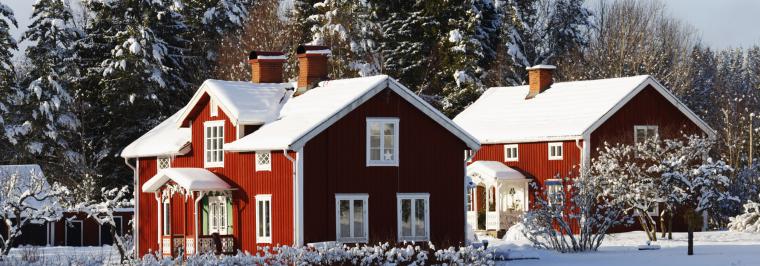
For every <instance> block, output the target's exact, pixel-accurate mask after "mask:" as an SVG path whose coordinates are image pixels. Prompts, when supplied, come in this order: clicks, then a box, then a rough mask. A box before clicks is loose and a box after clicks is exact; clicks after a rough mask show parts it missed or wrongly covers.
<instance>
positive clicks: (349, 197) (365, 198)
mask: <svg viewBox="0 0 760 266" xmlns="http://www.w3.org/2000/svg"><path fill="white" fill-rule="evenodd" d="M341 201H349V202H350V203H349V205H348V215H349V218H348V225H349V229H348V230H349V232H350V233H351V236H350V237H341V235H340V202H341ZM354 201H362V202H363V203H362V204H363V205H362V206H364V211H363V212H362V221H364V223H363V224H362V226H363V227H364V228H363V232H364V235H363V236H354V235H353V234H354V219H355V217H354ZM335 241H337V242H341V243H367V242H368V241H369V195H368V194H335Z"/></svg>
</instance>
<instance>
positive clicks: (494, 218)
mask: <svg viewBox="0 0 760 266" xmlns="http://www.w3.org/2000/svg"><path fill="white" fill-rule="evenodd" d="M499 225H500V224H499V213H498V212H486V230H499Z"/></svg>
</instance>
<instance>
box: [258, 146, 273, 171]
mask: <svg viewBox="0 0 760 266" xmlns="http://www.w3.org/2000/svg"><path fill="white" fill-rule="evenodd" d="M254 157H256V158H255V160H256V171H272V152H270V151H257V152H256V154H255V156H254Z"/></svg>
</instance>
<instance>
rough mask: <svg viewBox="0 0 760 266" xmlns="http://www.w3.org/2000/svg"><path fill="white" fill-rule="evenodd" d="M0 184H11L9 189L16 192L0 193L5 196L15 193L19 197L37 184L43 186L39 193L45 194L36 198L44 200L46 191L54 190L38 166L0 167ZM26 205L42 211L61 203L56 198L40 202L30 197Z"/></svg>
mask: <svg viewBox="0 0 760 266" xmlns="http://www.w3.org/2000/svg"><path fill="white" fill-rule="evenodd" d="M0 183H3V184H9V186H8V188H9V189H14V190H15V192H14V191H0V193H2V194H5V195H9V194H11V193H13V194H14V195H17V196H18V195H20V194H19V193H21V194H23V193H26V192H27V191H28V190H31V187H30V186H32V185H35V184H36V185H41V186H42V189H41V190H39V191H42V192H43V193H41V194H37V195H36V196H37V197H39V198H44V197H45V194H44V193H45V191H48V190H50V189H51V188H52V187H51V186H50V184H49V183H48V182H47V178H46V177H45V174H44V173H43V172H42V169H41V168H40V166H39V165H36V164H20V165H0ZM0 187H4V186H0ZM25 204H28V205H29V206H31V207H34V208H37V209H42V208H43V207H44V206H57V205H58V204H59V203H58V200H57V199H55V198H45V199H44V200H42V201H39V200H37V199H34V198H31V197H30V198H27V199H26V200H25Z"/></svg>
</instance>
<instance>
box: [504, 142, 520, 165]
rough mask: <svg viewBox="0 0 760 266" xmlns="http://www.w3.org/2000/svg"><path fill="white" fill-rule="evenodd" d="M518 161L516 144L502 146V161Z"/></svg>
mask: <svg viewBox="0 0 760 266" xmlns="http://www.w3.org/2000/svg"><path fill="white" fill-rule="evenodd" d="M518 160H519V158H518V156H517V144H509V145H504V161H507V162H516V161H518Z"/></svg>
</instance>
